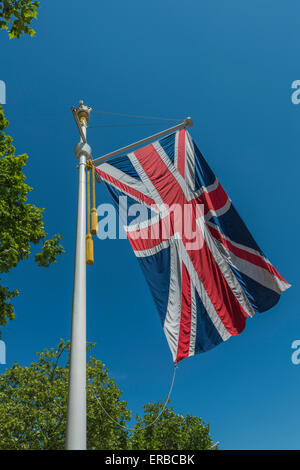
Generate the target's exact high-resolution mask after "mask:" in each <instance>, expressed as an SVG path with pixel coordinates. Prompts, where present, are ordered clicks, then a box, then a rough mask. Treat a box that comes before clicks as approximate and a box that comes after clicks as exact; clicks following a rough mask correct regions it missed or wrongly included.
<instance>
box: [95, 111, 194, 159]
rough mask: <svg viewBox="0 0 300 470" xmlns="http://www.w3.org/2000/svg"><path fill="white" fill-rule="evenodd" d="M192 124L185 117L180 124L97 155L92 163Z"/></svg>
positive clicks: (191, 121) (190, 120)
mask: <svg viewBox="0 0 300 470" xmlns="http://www.w3.org/2000/svg"><path fill="white" fill-rule="evenodd" d="M192 125H193V120H192V118H191V117H187V118H186V119H185V120H184V121H183V122H181V123H180V124H177V125H176V126H173V127H170V128H169V129H166V130H164V131H161V132H158V133H157V134H154V135H151V136H150V137H146V138H145V139H142V140H139V141H138V142H134V143H133V144H130V145H127V146H126V147H122V148H120V149H118V150H115V151H114V152H111V153H107V154H106V155H103V157H97V158H95V160H93V164H94V165H100V163H102V162H104V161H106V160H108V159H110V158H112V157H115V156H117V155H120V153H125V152H128V151H129V150H131V149H133V148H135V147H138V146H140V145H143V144H146V143H147V142H150V141H151V140H154V139H158V137H162V136H163V135H166V134H170V133H172V132H174V131H177V130H178V129H181V128H182V127H186V126H187V127H191V126H192Z"/></svg>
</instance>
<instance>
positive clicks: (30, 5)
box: [0, 0, 40, 39]
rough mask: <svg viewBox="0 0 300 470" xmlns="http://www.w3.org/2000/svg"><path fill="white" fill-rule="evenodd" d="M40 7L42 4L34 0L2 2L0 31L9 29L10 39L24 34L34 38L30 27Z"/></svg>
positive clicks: (3, 0) (5, 0)
mask: <svg viewBox="0 0 300 470" xmlns="http://www.w3.org/2000/svg"><path fill="white" fill-rule="evenodd" d="M39 6H40V2H37V1H33V0H0V29H7V30H8V34H9V38H10V39H12V38H19V37H20V36H21V34H22V33H24V34H29V36H34V35H35V31H34V29H32V28H31V27H30V26H31V22H32V20H33V19H34V18H36V17H37V10H38V8H39Z"/></svg>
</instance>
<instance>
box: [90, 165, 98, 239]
mask: <svg viewBox="0 0 300 470" xmlns="http://www.w3.org/2000/svg"><path fill="white" fill-rule="evenodd" d="M92 198H93V199H92V201H93V207H92V210H91V224H92V234H93V235H96V234H97V231H98V217H97V209H96V195H95V167H94V165H93V164H92Z"/></svg>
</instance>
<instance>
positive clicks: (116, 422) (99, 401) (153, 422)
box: [88, 363, 177, 431]
mask: <svg viewBox="0 0 300 470" xmlns="http://www.w3.org/2000/svg"><path fill="white" fill-rule="evenodd" d="M176 369H177V364H176V363H174V372H173V378H172V382H171V387H170V390H169V393H168V396H167V398H166V401H165V403H164V406H163V408H162V410H161V411H160V412H159V413H158V415H157V416H156V418H155V419H154V420H153V421H152V422H151V423H149V424H146V425H145V426H143V427H138V428H137V430H143V429H147V428H149V427H150V426H153V424H155V423H156V421H157V420H158V419H159V418H160V417H161V415H162V414H163V412H164V411H165V409H166V406H167V404H168V402H169V400H170V396H171V393H172V390H173V385H174V381H175V375H176ZM88 387H89V388H91V389H92V388H93V386H92V385H88ZM93 395H94V398H96V400H97V403H98V404H99V405H100V407H101V409H102V410H103V411H104V413H105V414H106V415H107V416H108V418H109V419H110V420H111V421H113V422H114V423H115V424H117V425H118V426H119V427H120V428H123V429H126V430H127V431H134V430H136V427H134V428H129V427H128V426H123V425H122V424H120V423H118V421H116V420H115V419H114V418H113V417H112V416H111V415H110V414H109V413H108V411H107V410H106V409H105V408H104V406H103V404H102V402H101V399H100V398H99V397H98V396H97V395H96V392H95V391H93Z"/></svg>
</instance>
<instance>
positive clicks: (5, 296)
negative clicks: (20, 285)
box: [0, 106, 64, 325]
mask: <svg viewBox="0 0 300 470" xmlns="http://www.w3.org/2000/svg"><path fill="white" fill-rule="evenodd" d="M8 124H9V123H8V121H7V120H6V119H5V116H4V112H3V108H2V107H1V106H0V273H8V272H9V270H11V269H13V268H15V267H16V266H17V264H18V263H19V261H21V260H24V259H27V258H28V256H29V254H30V250H31V245H32V244H37V243H39V242H40V241H41V240H44V239H45V238H46V232H45V229H44V222H43V210H44V209H40V208H38V207H36V206H35V205H33V204H29V203H27V202H26V201H27V195H28V193H29V192H30V191H32V188H31V187H30V186H28V185H27V184H26V183H25V182H24V181H25V175H24V173H23V167H24V166H25V164H26V161H27V159H28V156H27V155H26V154H22V155H15V148H14V146H13V145H12V138H11V137H10V136H8V135H6V134H5V132H4V130H5V128H6V127H7V126H8ZM60 239H61V236H60V235H58V234H57V235H54V237H53V238H52V239H51V240H46V241H44V244H43V246H42V249H41V252H40V253H37V254H36V255H35V260H36V262H37V263H38V265H39V266H42V267H47V266H49V264H50V263H55V262H56V258H57V256H58V255H59V254H61V253H62V252H63V251H64V249H63V247H62V246H61V245H60V244H59V241H60ZM16 295H18V291H17V290H13V291H11V290H9V289H8V288H7V287H4V286H3V285H0V325H6V322H7V319H10V320H12V319H13V318H14V316H15V314H14V308H13V305H12V304H11V303H10V301H11V299H12V298H13V297H15V296H16Z"/></svg>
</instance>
